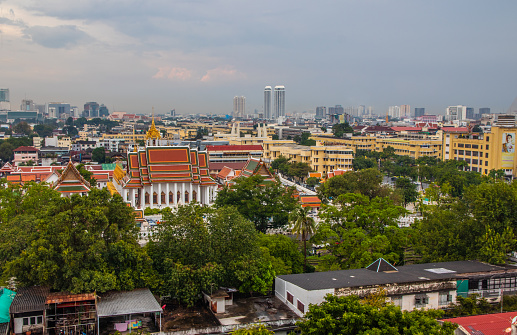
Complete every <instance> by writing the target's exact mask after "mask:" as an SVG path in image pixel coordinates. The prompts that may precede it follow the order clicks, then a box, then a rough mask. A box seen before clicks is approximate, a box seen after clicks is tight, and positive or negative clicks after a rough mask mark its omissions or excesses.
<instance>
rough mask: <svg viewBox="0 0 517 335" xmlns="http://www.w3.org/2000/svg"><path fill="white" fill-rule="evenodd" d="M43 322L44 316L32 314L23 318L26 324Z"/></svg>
mask: <svg viewBox="0 0 517 335" xmlns="http://www.w3.org/2000/svg"><path fill="white" fill-rule="evenodd" d="M42 323H43V316H31V317H28V318H23V325H24V326H32V325H40V324H42Z"/></svg>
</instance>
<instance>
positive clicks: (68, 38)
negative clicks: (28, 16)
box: [25, 25, 90, 49]
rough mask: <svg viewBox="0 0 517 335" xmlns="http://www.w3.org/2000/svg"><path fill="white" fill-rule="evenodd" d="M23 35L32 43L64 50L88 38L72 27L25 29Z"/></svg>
mask: <svg viewBox="0 0 517 335" xmlns="http://www.w3.org/2000/svg"><path fill="white" fill-rule="evenodd" d="M25 34H26V35H27V36H28V37H30V38H31V39H32V41H33V42H34V43H37V44H40V45H42V46H44V47H47V48H53V49H58V48H66V47H71V46H74V45H77V44H79V43H81V42H86V41H88V40H89V39H90V36H89V35H88V34H86V33H85V32H84V31H82V30H80V29H79V28H77V26H73V25H64V26H57V27H45V26H33V27H30V28H27V29H25Z"/></svg>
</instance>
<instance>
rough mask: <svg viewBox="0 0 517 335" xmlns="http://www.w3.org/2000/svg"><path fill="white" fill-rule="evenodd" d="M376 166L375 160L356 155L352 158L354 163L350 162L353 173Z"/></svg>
mask: <svg viewBox="0 0 517 335" xmlns="http://www.w3.org/2000/svg"><path fill="white" fill-rule="evenodd" d="M376 165H377V164H376V163H375V159H373V158H367V157H365V156H358V155H356V156H355V157H354V161H353V162H352V166H353V168H354V171H359V170H364V169H371V168H375V167H376Z"/></svg>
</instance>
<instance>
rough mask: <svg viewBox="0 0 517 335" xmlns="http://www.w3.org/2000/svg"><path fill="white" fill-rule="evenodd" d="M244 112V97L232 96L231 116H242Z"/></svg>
mask: <svg viewBox="0 0 517 335" xmlns="http://www.w3.org/2000/svg"><path fill="white" fill-rule="evenodd" d="M245 114H246V98H245V97H234V98H233V117H241V118H242V117H244V115H245Z"/></svg>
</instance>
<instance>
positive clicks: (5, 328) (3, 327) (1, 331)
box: [0, 322, 9, 335]
mask: <svg viewBox="0 0 517 335" xmlns="http://www.w3.org/2000/svg"><path fill="white" fill-rule="evenodd" d="M8 332H9V322H4V323H0V335H7V334H8Z"/></svg>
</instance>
